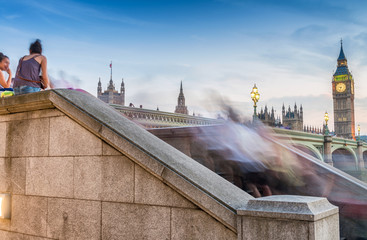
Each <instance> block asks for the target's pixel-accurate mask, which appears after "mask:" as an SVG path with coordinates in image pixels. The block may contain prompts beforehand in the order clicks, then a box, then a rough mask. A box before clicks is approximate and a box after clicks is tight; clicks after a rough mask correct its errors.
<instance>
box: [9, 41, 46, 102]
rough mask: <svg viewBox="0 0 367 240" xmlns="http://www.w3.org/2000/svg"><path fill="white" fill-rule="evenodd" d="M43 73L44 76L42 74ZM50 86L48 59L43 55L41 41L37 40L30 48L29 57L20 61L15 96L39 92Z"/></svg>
mask: <svg viewBox="0 0 367 240" xmlns="http://www.w3.org/2000/svg"><path fill="white" fill-rule="evenodd" d="M41 71H42V76H40V73H41ZM48 86H49V80H48V76H47V58H46V57H45V56H43V55H42V45H41V41H40V40H39V39H37V40H36V41H34V42H33V43H31V45H30V47H29V55H26V56H24V57H22V58H21V59H20V60H19V64H18V68H17V73H16V75H15V78H14V84H13V88H14V92H15V95H18V94H25V93H31V92H39V91H41V89H46V88H47V87H48Z"/></svg>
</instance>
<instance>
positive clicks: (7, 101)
mask: <svg viewBox="0 0 367 240" xmlns="http://www.w3.org/2000/svg"><path fill="white" fill-rule="evenodd" d="M48 108H57V109H59V110H60V111H62V112H63V113H64V114H66V115H67V116H69V117H70V118H72V119H73V120H75V121H76V122H78V123H79V124H81V125H82V126H83V127H85V128H86V129H88V130H89V131H90V132H92V133H93V134H95V135H96V136H98V137H99V138H101V139H102V140H104V141H105V142H107V143H109V144H110V145H112V146H113V147H115V148H116V149H117V150H118V151H120V152H121V153H123V154H124V155H126V156H128V157H129V158H131V159H132V160H133V161H134V162H135V163H137V164H138V165H140V166H141V167H143V168H145V169H146V170H148V171H149V172H150V173H151V174H153V175H155V176H156V177H158V178H159V179H161V180H162V181H163V182H165V183H166V184H167V185H169V186H171V187H172V188H173V189H175V190H176V191H178V192H180V193H181V194H182V195H184V196H185V197H186V198H188V199H189V200H190V201H192V202H193V203H195V204H196V205H198V206H199V207H200V208H201V209H203V210H204V211H206V212H207V213H208V214H210V215H211V216H213V217H214V218H216V219H217V220H218V221H220V222H222V223H223V224H225V225H226V226H227V227H229V228H230V229H232V230H233V231H236V227H237V223H236V210H237V209H239V208H241V207H244V206H245V205H246V204H247V202H248V200H250V199H253V197H252V196H251V195H249V194H248V193H246V192H244V191H243V190H241V189H240V188H238V187H236V186H235V185H233V184H232V183H230V182H228V181H227V180H225V179H223V178H222V177H220V176H218V175H217V174H215V173H214V172H212V171H211V170H209V169H207V168H206V167H204V166H202V165H201V164H199V163H198V162H196V161H195V160H193V159H191V158H190V157H188V156H186V155H185V154H183V153H181V152H180V151H178V150H177V149H175V148H174V147H172V146H170V145H169V144H167V143H165V142H164V141H162V140H160V139H159V138H157V137H156V136H154V135H153V134H151V133H149V132H147V131H146V130H145V129H143V128H141V127H139V126H138V125H137V124H135V123H133V122H132V121H130V120H128V119H127V118H125V117H124V116H123V115H122V114H121V113H119V112H117V111H116V110H115V109H113V108H112V107H110V106H109V105H108V104H106V103H104V102H102V101H101V100H99V99H97V98H96V97H94V96H93V95H91V94H89V93H83V92H79V91H75V90H68V89H54V90H47V91H42V92H38V93H31V94H25V95H20V96H14V97H8V98H3V99H1V104H0V114H11V113H18V112H27V111H33V110H41V109H48Z"/></svg>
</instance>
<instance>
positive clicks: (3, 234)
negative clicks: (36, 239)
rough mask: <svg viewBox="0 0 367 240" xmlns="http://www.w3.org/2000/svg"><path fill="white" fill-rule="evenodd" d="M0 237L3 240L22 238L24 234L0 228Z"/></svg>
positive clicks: (19, 239)
mask: <svg viewBox="0 0 367 240" xmlns="http://www.w3.org/2000/svg"><path fill="white" fill-rule="evenodd" d="M0 239H4V240H24V235H23V234H20V233H14V232H8V231H1V230H0Z"/></svg>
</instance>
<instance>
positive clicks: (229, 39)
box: [0, 0, 367, 134]
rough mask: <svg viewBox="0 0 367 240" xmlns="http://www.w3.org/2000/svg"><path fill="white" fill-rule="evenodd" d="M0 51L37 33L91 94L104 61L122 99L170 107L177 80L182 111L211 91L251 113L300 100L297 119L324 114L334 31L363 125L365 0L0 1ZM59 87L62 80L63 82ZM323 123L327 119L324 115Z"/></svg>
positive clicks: (52, 66)
mask: <svg viewBox="0 0 367 240" xmlns="http://www.w3.org/2000/svg"><path fill="white" fill-rule="evenodd" d="M0 4H1V8H0V14H1V18H0V32H1V37H0V51H1V52H4V53H5V54H6V55H8V56H9V57H10V58H11V68H12V70H13V72H15V69H16V65H17V61H18V59H19V58H20V57H22V56H23V55H25V54H27V49H28V47H29V44H30V42H31V41H33V40H34V39H36V38H39V39H41V40H42V42H43V46H44V55H45V56H47V58H48V62H49V72H50V75H51V76H52V78H53V79H56V80H57V81H58V82H60V81H61V80H65V81H67V82H69V84H67V85H68V86H69V85H70V86H73V87H78V88H82V89H85V90H86V91H88V92H90V93H92V94H94V95H96V90H97V82H98V78H99V77H101V80H102V87H103V89H105V88H106V87H107V83H108V81H109V71H110V69H109V63H110V61H111V60H112V61H113V80H114V82H115V85H116V88H118V89H119V87H120V83H121V78H124V80H125V85H126V94H127V96H126V102H127V104H128V103H130V102H132V103H134V104H135V105H136V106H137V105H140V104H142V105H143V106H144V107H145V108H150V109H155V108H156V107H157V106H159V108H160V110H163V111H169V112H172V111H173V110H174V107H175V105H176V104H177V96H178V92H179V84H180V81H181V80H182V81H183V84H184V93H185V97H186V104H187V105H188V108H189V111H190V113H192V112H193V111H195V112H196V113H203V114H204V113H205V112H206V111H207V110H206V107H207V106H208V105H210V103H211V100H210V98H209V97H208V96H209V92H211V91H212V90H214V91H216V92H218V93H219V94H221V95H222V96H223V97H225V98H227V99H228V102H229V103H231V104H232V105H233V106H235V107H236V108H237V109H239V110H240V111H241V112H242V114H243V115H245V116H251V113H252V103H251V100H250V96H249V93H250V91H251V89H252V86H253V84H254V83H256V84H257V86H258V87H259V90H260V93H261V100H260V103H259V105H260V106H265V104H267V105H268V106H274V107H275V109H276V112H277V113H278V114H280V113H281V106H282V104H283V102H284V103H285V104H286V105H292V106H293V105H294V103H295V102H297V104H301V103H302V104H303V107H304V118H305V119H304V123H305V124H306V125H316V126H320V127H321V125H322V119H323V113H324V111H325V110H327V111H328V112H330V113H332V95H331V93H332V91H331V79H332V74H333V72H334V71H335V69H336V59H337V57H338V54H339V50H340V39H341V38H343V43H344V44H343V45H344V51H345V54H346V57H347V59H348V64H349V69H350V70H351V71H352V74H353V75H354V78H355V84H356V86H355V88H356V90H355V92H356V100H355V107H356V123H357V124H361V128H362V133H364V134H366V133H367V109H366V106H367V80H366V79H367V55H366V52H367V28H366V26H367V15H366V14H365V12H366V10H367V1H363V0H360V1H353V0H351V1H338V0H330V1H320V0H307V1H306V0H292V1H271V0H249V1H241V0H206V1H200V0H199V1H191V0H186V1H174V0H171V1H168V0H167V1H139V0H134V1H133V0H131V1H130V0H129V1H124V0H122V1H69V0H66V1H37V0H27V1H23V0H21V1H19V0H13V1H3V0H0ZM64 86H65V87H66V85H65V84H64ZM331 122H333V119H332V114H331Z"/></svg>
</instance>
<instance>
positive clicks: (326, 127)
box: [324, 112, 329, 135]
mask: <svg viewBox="0 0 367 240" xmlns="http://www.w3.org/2000/svg"><path fill="white" fill-rule="evenodd" d="M324 120H325V135H329V128H328V126H327V122H328V121H329V114H328V113H327V112H325V115H324Z"/></svg>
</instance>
